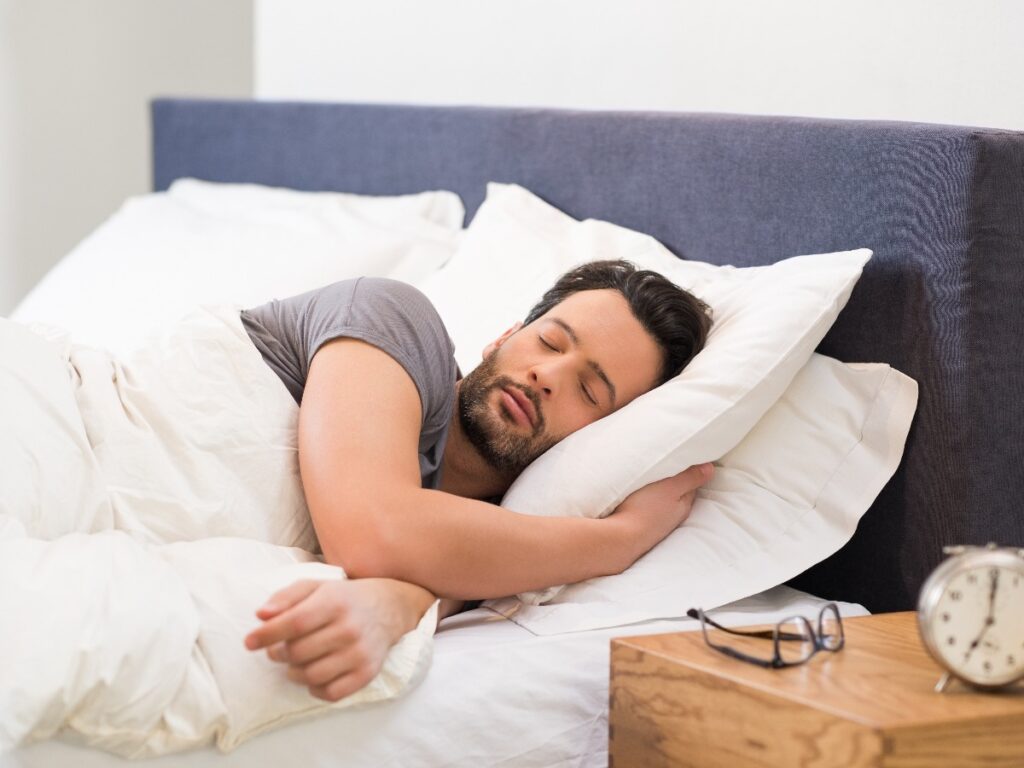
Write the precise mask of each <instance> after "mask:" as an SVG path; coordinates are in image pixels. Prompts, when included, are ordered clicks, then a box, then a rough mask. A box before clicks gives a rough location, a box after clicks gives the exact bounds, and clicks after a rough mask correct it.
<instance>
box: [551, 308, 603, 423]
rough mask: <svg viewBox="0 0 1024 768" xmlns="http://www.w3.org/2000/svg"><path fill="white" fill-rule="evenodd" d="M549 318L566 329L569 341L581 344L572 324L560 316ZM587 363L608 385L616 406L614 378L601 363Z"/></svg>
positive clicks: (590, 361)
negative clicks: (611, 377) (609, 375)
mask: <svg viewBox="0 0 1024 768" xmlns="http://www.w3.org/2000/svg"><path fill="white" fill-rule="evenodd" d="M548 320H550V321H551V322H552V323H554V324H555V325H557V326H558V327H559V328H561V329H562V330H563V331H565V335H566V336H568V337H569V341H571V342H572V343H573V345H575V346H577V347H578V346H579V345H580V337H579V336H577V335H576V331H574V330H573V329H572V326H571V325H569V324H568V323H567V322H565V320H562V319H561V318H558V317H549V318H548ZM587 365H588V366H590V369H591V370H592V371H593V372H594V373H596V374H597V377H598V378H599V379H601V381H603V382H604V385H605V386H606V387H608V394H609V395H611V398H612V405H613V406H614V405H615V385H614V384H612V380H611V379H609V378H608V374H607V373H605V372H604V368H602V367H601V364H600V363H598V362H595V361H594V360H587Z"/></svg>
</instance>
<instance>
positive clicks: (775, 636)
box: [686, 603, 846, 669]
mask: <svg viewBox="0 0 1024 768" xmlns="http://www.w3.org/2000/svg"><path fill="white" fill-rule="evenodd" d="M686 615H687V616H689V617H690V618H692V619H700V628H701V631H702V632H703V633H704V642H706V643H707V644H708V646H709V647H711V648H714V649H715V650H716V651H719V652H720V653H724V654H725V655H726V656H731V657H733V658H734V659H739V660H740V661H747V662H750V663H751V664H757V665H759V666H762V667H769V668H773V669H781V668H782V667H795V666H796V665H797V664H803V663H804V662H805V661H807V660H808V659H810V658H811V657H812V656H813V655H814V654H816V653H817V652H818V651H832V652H833V653H834V652H836V651H839V650H841V649H842V647H843V644H844V643H845V642H846V636H845V635H844V634H843V621H842V619H840V618H839V606H837V605H836V604H835V603H827V604H825V605H824V606H823V607H822V609H821V613H819V614H818V631H817V632H815V631H814V628H813V627H812V626H811V622H810V621H809V620H808V619H806V618H804V617H803V616H790V617H789V618H788V619H783V620H782V621H780V622H779V623H778V624H776V625H775V626H774V627H773V628H771V629H764V630H742V629H729V628H728V627H723V626H722V625H721V624H719V623H718V622H716V621H714V620H712V619H709V618H708V617H707V616H705V615H704V611H703V610H701V609H700V608H691V609H690V610H688V611H687V612H686ZM708 624H710V625H711V626H712V627H714V628H715V629H720V630H722V631H723V632H728V633H729V634H731V635H739V636H741V637H762V638H765V639H767V638H771V640H772V645H773V650H774V653H773V655H772V658H771V659H766V658H763V657H758V656H750V655H749V654H746V653H743V652H741V651H738V650H736V649H735V648H731V647H729V646H728V645H721V644H719V643H713V642H711V639H710V638H709V637H708V627H707V625H708Z"/></svg>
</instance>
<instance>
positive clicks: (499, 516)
mask: <svg viewBox="0 0 1024 768" xmlns="http://www.w3.org/2000/svg"><path fill="white" fill-rule="evenodd" d="M382 506H383V507H385V508H389V509H391V510H400V512H394V511H392V512H390V513H389V514H381V515H379V517H378V519H377V521H376V524H375V525H374V526H373V527H372V530H373V539H374V540H373V542H372V544H371V543H370V542H364V544H366V545H367V546H362V545H360V546H353V544H352V542H351V538H350V537H344V538H339V539H338V540H337V541H336V542H332V541H331V540H329V539H328V540H324V538H323V537H321V546H322V547H323V550H324V554H325V556H326V557H327V559H328V560H329V561H331V562H339V563H340V564H342V565H343V566H344V567H345V568H346V570H347V571H348V572H349V574H350V575H352V576H355V577H366V576H378V577H387V578H392V579H398V580H400V581H405V582H410V583H412V584H417V585H420V586H422V587H423V588H424V589H425V590H428V591H429V592H430V593H433V594H435V595H438V596H443V597H446V598H457V599H460V600H475V599H484V598H491V597H502V596H505V595H511V594H515V593H517V592H524V591H528V590H534V589H542V588H544V587H548V586H551V585H554V584H565V583H571V582H576V581H582V580H584V579H588V578H592V577H594V576H603V575H608V574H612V573H619V572H620V571H621V570H622V569H623V568H625V567H626V566H627V565H628V564H629V563H628V562H624V560H623V550H624V547H623V545H622V544H621V543H616V542H615V541H614V539H613V538H612V533H613V529H612V521H611V519H608V520H591V519H587V518H565V517H539V516H534V515H523V514H519V513H516V512H512V511H510V510H507V509H503V508H502V507H498V506H495V505H493V504H488V503H486V502H482V501H476V500H474V499H466V498H462V497H459V496H454V495H452V494H448V493H443V492H441V491H433V490H425V489H416V490H415V491H409V492H407V493H406V494H405V495H404V496H402V497H401V498H397V499H396V498H392V499H388V500H386V501H385V502H384V504H383V505H382ZM364 530H365V529H364ZM630 562H631V560H630Z"/></svg>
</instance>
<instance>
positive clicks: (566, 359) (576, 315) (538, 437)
mask: <svg viewBox="0 0 1024 768" xmlns="http://www.w3.org/2000/svg"><path fill="white" fill-rule="evenodd" d="M710 327H711V316H710V310H709V309H708V307H707V305H706V304H704V302H702V301H700V300H699V299H697V298H696V297H694V296H693V295H692V294H690V293H688V292H687V291H684V290H683V289H681V288H679V287H678V286H676V285H675V284H673V283H672V282H670V281H669V280H667V279H666V278H664V277H663V276H661V275H659V274H658V273H656V272H651V271H649V270H638V269H637V268H636V267H635V266H633V265H632V264H630V263H629V262H626V261H597V262H591V263H589V264H584V265H583V266H581V267H577V268H576V269H574V270H572V271H570V272H567V273H566V274H565V275H563V276H562V277H561V278H559V280H558V282H556V283H555V285H554V286H552V288H551V289H550V290H548V291H547V293H545V294H544V296H543V297H542V298H541V300H540V301H539V302H538V303H537V304H536V306H534V308H533V309H531V310H530V312H529V314H528V315H527V317H526V321H525V324H524V323H516V324H515V325H514V326H512V327H511V328H509V329H508V330H507V331H505V333H503V334H502V335H501V336H500V337H498V338H497V339H495V340H494V341H493V342H491V343H490V344H488V345H487V347H486V348H485V349H484V359H483V362H482V363H481V364H480V365H479V366H477V367H476V368H475V369H474V370H473V371H472V372H471V373H470V374H469V375H468V376H466V377H465V378H464V379H463V380H462V382H461V384H460V386H459V402H458V408H459V420H460V423H461V425H462V428H463V431H464V432H465V433H466V435H467V437H468V438H469V440H470V442H472V444H473V445H474V446H475V447H476V449H477V450H478V451H479V452H480V454H481V455H482V456H483V457H484V459H485V461H486V462H487V463H488V464H489V465H490V466H491V467H492V468H493V469H495V470H496V471H497V472H498V473H499V474H501V475H502V476H503V477H504V478H505V479H507V480H508V481H511V480H513V479H514V478H515V477H516V476H518V475H519V473H520V472H522V471H523V470H524V469H525V468H526V466H527V465H528V464H529V463H530V462H531V461H533V460H534V459H535V458H537V457H538V456H539V455H540V454H542V453H543V452H544V451H546V450H547V449H548V448H550V447H551V446H552V445H554V444H555V443H557V442H558V441H559V440H561V439H563V438H564V437H566V436H567V435H569V434H571V433H572V432H575V431H576V430H577V429H580V428H581V427H584V426H586V425H587V424H590V423H591V422H593V421H596V420H597V419H599V418H601V417H602V416H606V415H608V414H609V413H612V412H613V411H616V410H618V409H619V408H621V407H622V406H624V405H625V404H626V403H628V402H630V401H631V400H633V399H634V398H636V397H639V396H640V395H642V394H643V393H644V392H647V391H648V390H650V389H653V388H654V387H656V386H658V385H659V384H662V383H664V382H666V381H668V380H669V379H671V378H672V377H673V376H675V375H676V374H678V373H679V372H680V371H681V370H682V369H683V367H684V366H685V365H686V364H687V363H688V362H689V361H690V360H691V359H692V358H693V356H694V355H696V354H697V353H698V352H699V351H700V350H701V348H702V347H703V346H704V342H705V340H706V338H707V334H708V331H709V329H710Z"/></svg>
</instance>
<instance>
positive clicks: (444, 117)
mask: <svg viewBox="0 0 1024 768" xmlns="http://www.w3.org/2000/svg"><path fill="white" fill-rule="evenodd" d="M153 131H154V188H155V189H157V190H162V189H165V188H166V187H167V186H168V185H169V184H170V183H171V181H173V180H174V179H175V178H178V177H181V176H193V177H197V178H202V179H208V180H212V181H250V182H258V183H263V184H270V185H277V186H288V187H293V188H297V189H316V190H341V191H349V192H357V193H364V194H397V193H405V192H414V191H420V190H424V189H450V190H453V191H455V192H457V193H458V194H459V195H461V197H462V199H463V200H464V201H465V203H466V206H467V209H468V211H469V213H470V214H472V213H473V212H474V211H475V210H476V208H477V207H478V206H479V204H480V202H481V200H482V199H483V195H484V186H485V184H486V182H488V181H491V180H495V181H506V182H516V183H519V184H522V185H523V186H525V187H527V188H528V189H530V190H532V191H534V192H536V193H537V194H539V195H540V196H542V197H544V198H545V199H547V200H548V201H550V202H551V203H553V204H554V205H556V206H558V207H559V208H561V209H562V210H564V211H566V212H567V213H569V214H571V215H573V216H575V217H577V218H586V217H593V218H600V219H606V220H609V221H613V222H615V223H618V224H621V225H623V226H627V227H631V228H633V229H637V230H641V231H643V232H647V233H649V234H652V235H654V236H655V237H657V238H658V239H659V240H661V241H662V242H663V243H665V244H666V245H667V246H669V247H670V248H671V249H672V250H673V251H675V253H677V254H678V255H679V256H681V257H683V258H690V259H698V260H701V261H707V262H711V263H715V264H735V265H738V266H747V265H754V264H768V263H772V262H774V261H777V260H779V259H782V258H785V257H788V256H793V255H797V254H804V253H821V252H828V251H835V250H845V249H850V248H856V247H868V248H871V249H872V250H873V251H874V252H875V255H874V258H873V259H872V260H871V262H870V263H869V264H868V267H867V269H866V271H865V273H864V276H863V278H862V279H861V281H860V283H858V285H857V287H856V289H855V290H854V293H853V296H852V297H851V299H850V303H849V304H848V306H847V308H846V309H845V310H844V311H843V313H842V315H841V316H840V318H839V321H838V322H837V324H836V325H835V327H834V328H833V330H832V331H831V332H830V333H829V335H828V336H827V338H826V339H825V340H824V342H823V343H822V345H821V347H820V351H821V352H823V353H824V354H828V355H831V356H833V357H836V358H839V359H840V360H845V361H863V362H886V363H889V364H891V365H893V366H895V367H896V368H898V369H899V370H901V371H903V372H905V373H907V374H908V375H910V376H912V377H913V378H915V379H917V381H918V383H919V384H920V404H919V408H918V414H917V417H916V420H915V423H914V426H913V428H912V430H911V433H910V438H909V441H908V446H907V452H906V455H905V457H904V461H903V465H902V467H901V468H900V470H899V472H898V473H897V474H896V476H895V477H894V478H893V480H892V481H891V482H890V483H889V485H888V486H887V487H886V488H885V490H884V491H883V492H882V494H881V495H880V496H879V497H878V499H877V500H876V502H875V504H874V505H873V506H872V508H871V510H870V511H869V512H868V513H867V515H866V516H865V517H864V519H863V521H862V522H861V524H860V527H859V528H858V530H857V533H856V535H855V536H854V538H853V540H852V541H851V542H850V543H849V544H848V545H847V546H846V547H844V548H843V549H842V550H841V551H840V552H838V553H837V554H836V555H834V556H833V557H831V558H830V559H829V560H827V561H825V562H824V563H822V564H820V565H819V566H817V567H815V568H813V569H812V570H810V571H808V572H807V573H805V574H803V575H802V576H800V577H798V578H797V579H796V580H794V582H793V583H794V585H795V586H798V587H800V588H803V589H807V590H809V591H812V592H814V593H816V594H819V595H822V596H827V597H831V598H837V599H846V600H853V601H857V602H861V603H863V604H864V605H866V606H867V607H868V608H869V609H871V610H873V611H884V610H899V609H907V608H911V607H913V605H914V603H915V601H916V597H917V591H918V589H919V587H920V585H921V583H922V581H923V579H924V577H925V576H926V574H927V573H928V571H929V570H930V569H931V568H932V567H934V566H935V564H936V563H937V562H938V561H939V560H940V559H941V558H942V555H941V548H942V545H944V544H959V543H984V542H987V541H989V540H993V541H997V542H1000V543H1005V544H1017V545H1024V503H1022V497H1024V447H1022V444H1024V343H1022V342H1021V339H1022V337H1024V309H1022V307H1021V297H1022V296H1024V134H1022V133H1017V132H1010V131H996V130H985V129H975V128H964V127H955V126H938V125H926V124H919V123H894V122H867V121H839V120H812V119H797V118H779V117H749V116H737V115H707V114H673V113H635V112H632V113H630V112H575V111H562V110H550V109H505V108H472V107H425V106H387V105H364V104H326V103H286V102H251V101H235V102H230V101H195V100H170V99H164V100H158V101H156V102H154V104H153Z"/></svg>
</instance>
